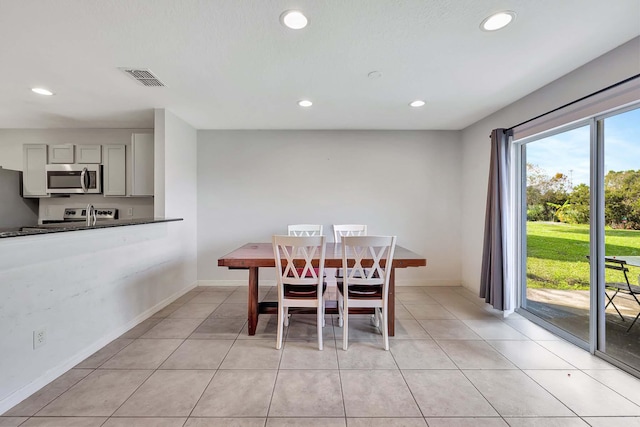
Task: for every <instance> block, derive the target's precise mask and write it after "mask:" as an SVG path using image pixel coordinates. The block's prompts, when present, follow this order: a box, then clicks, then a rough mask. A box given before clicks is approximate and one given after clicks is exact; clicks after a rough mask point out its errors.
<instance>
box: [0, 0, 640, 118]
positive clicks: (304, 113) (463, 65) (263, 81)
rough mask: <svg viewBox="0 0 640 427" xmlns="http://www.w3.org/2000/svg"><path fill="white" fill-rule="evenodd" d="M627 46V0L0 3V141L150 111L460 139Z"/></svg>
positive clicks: (639, 7)
mask: <svg viewBox="0 0 640 427" xmlns="http://www.w3.org/2000/svg"><path fill="white" fill-rule="evenodd" d="M288 9H298V10H301V11H303V12H304V13H305V15H306V16H307V17H308V19H309V25H308V26H307V27H306V28H304V29H302V30H297V31H295V30H290V29H288V28H285V27H284V26H282V25H281V24H280V21H279V17H280V14H281V13H282V12H283V11H285V10H288ZM502 10H512V11H515V12H516V14H517V17H516V19H515V21H514V22H513V23H512V24H511V25H509V26H508V27H506V28H504V29H502V30H500V31H495V32H484V31H481V30H480V28H479V25H480V22H481V21H482V20H483V19H484V18H486V17H487V16H488V15H490V14H491V13H493V12H497V11H502ZM638 35H640V0H615V1H606V2H605V1H602V0H562V1H558V0H535V1H531V0H323V1H318V0H55V1H52V0H29V1H25V0H0V58H1V64H2V65H1V66H0V128H148V127H152V126H153V109H154V108H166V109H168V110H170V111H172V112H173V113H174V114H176V115H177V116H179V117H181V118H182V119H183V120H185V121H186V122H188V123H189V124H191V125H192V126H194V127H195V128H197V129H463V128H465V127H467V126H468V125H470V124H472V123H474V122H476V121H477V120H479V119H482V118H484V117H486V116H487V115H489V114H491V113H493V112H495V111H497V110H499V109H501V108H503V107H504V106H506V105H508V104H510V103H512V102H513V101H515V100H517V99H519V98H521V97H523V96H524V95H526V94H528V93H530V92H532V91H534V90H536V89H538V88H540V87H542V86H544V85H546V84H547V83H550V82H551V81H553V80H555V79H557V78H559V77H561V76H563V75H564V74H567V73H568V72H570V71H572V70H574V69H576V68H577V67H579V66H581V65H583V64H585V63H587V62H589V61H591V60H592V59H594V58H596V57H598V56H600V55H602V54H604V53H606V52H608V51H609V50H611V49H613V48H615V47H617V46H619V45H621V44H623V43H625V42H627V41H628V40H630V39H632V38H634V37H636V36H638ZM119 67H138V68H148V69H150V70H151V71H152V72H153V73H154V74H155V75H156V76H157V77H158V78H159V79H160V80H161V81H162V82H164V83H165V84H166V87H160V88H158V87H145V86H142V85H140V84H138V83H137V82H136V81H134V80H133V79H131V78H130V77H128V76H127V75H125V74H124V73H123V72H122V71H121V70H119ZM372 71H378V72H380V73H382V77H380V78H378V79H371V78H369V77H368V74H369V73H370V72H372ZM34 86H44V87H47V88H49V89H51V90H52V91H53V92H55V95H54V96H50V97H43V96H39V95H36V94H33V93H32V92H31V91H30V88H31V87H34ZM303 98H307V99H310V100H312V101H313V102H314V104H313V106H312V107H310V108H307V109H303V108H301V107H299V106H298V105H297V101H298V100H300V99H303ZM414 99H424V100H425V101H426V105H425V106H424V107H421V108H411V107H409V106H408V104H409V102H411V101H413V100H414Z"/></svg>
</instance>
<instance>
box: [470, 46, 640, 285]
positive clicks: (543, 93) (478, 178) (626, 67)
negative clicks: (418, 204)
mask: <svg viewBox="0 0 640 427" xmlns="http://www.w3.org/2000/svg"><path fill="white" fill-rule="evenodd" d="M505 66H509V64H507V63H505ZM637 74H640V38H635V39H633V40H631V41H630V42H628V43H625V44H624V45H622V46H620V47H618V48H617V49H614V50H613V51H611V52H609V53H607V54H605V55H603V56H601V57H599V58H597V59H595V60H594V61H592V62H590V63H588V64H586V65H584V66H582V67H580V68H578V69H576V70H575V71H573V72H571V73H569V74H567V75H566V76H564V77H562V78H560V79H558V80H556V81H555V82H553V83H550V84H549V85H547V86H545V87H543V88H541V89H539V90H537V91H536V92H533V93H532V94H530V95H528V96H526V97H524V98H522V99H521V100H519V101H517V102H515V103H513V104H512V105H509V106H508V107H506V108H504V109H502V110H500V111H498V112H496V113H495V114H493V115H491V116H489V117H487V118H485V119H483V120H481V121H479V122H477V123H475V124H473V125H472V126H469V127H468V128H467V129H465V130H464V131H463V132H462V143H463V148H462V171H463V175H462V206H464V209H463V211H462V235H463V236H464V237H463V245H462V250H461V256H462V259H463V264H462V283H463V286H465V287H466V288H469V289H471V290H473V291H474V292H477V291H479V289H480V269H481V267H480V265H481V262H482V242H483V233H484V215H485V206H486V197H487V180H488V176H489V149H490V147H491V143H490V140H489V135H490V134H491V130H492V129H495V128H500V127H504V128H509V127H512V126H514V125H516V124H518V123H521V122H523V121H525V120H528V119H530V118H533V117H536V116H538V115H540V114H543V113H545V112H547V111H550V110H553V109H555V108H557V107H560V106H562V105H564V104H566V103H569V102H571V101H573V100H576V99H579V98H582V97H583V96H586V95H589V94H590V93H593V92H595V91H597V90H600V89H603V88H605V87H607V86H610V85H612V84H615V83H617V82H619V81H622V80H624V79H627V78H629V77H632V76H634V75H637Z"/></svg>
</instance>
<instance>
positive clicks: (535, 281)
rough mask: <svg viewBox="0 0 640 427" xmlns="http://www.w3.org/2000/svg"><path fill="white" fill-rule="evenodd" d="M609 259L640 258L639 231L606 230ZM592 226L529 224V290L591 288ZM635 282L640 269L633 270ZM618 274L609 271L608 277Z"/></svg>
mask: <svg viewBox="0 0 640 427" xmlns="http://www.w3.org/2000/svg"><path fill="white" fill-rule="evenodd" d="M605 246H606V249H605V250H606V254H607V255H640V231H636V230H613V229H609V228H607V229H606V230H605ZM588 254H589V226H588V225H570V224H562V223H557V222H527V286H528V287H530V288H551V289H588V288H589V261H588V260H587V258H586V256H587V255H588ZM630 269H631V275H630V276H629V279H630V280H632V281H634V282H636V281H637V277H638V273H639V272H640V269H638V268H637V267H630ZM615 273H618V274H620V273H619V272H615V271H608V272H607V274H615Z"/></svg>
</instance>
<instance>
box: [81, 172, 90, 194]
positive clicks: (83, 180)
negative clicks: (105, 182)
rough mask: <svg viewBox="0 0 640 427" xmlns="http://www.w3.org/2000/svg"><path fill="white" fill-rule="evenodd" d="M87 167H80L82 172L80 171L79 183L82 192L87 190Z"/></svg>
mask: <svg viewBox="0 0 640 427" xmlns="http://www.w3.org/2000/svg"><path fill="white" fill-rule="evenodd" d="M87 172H88V171H87V168H82V173H80V185H81V186H82V192H83V193H86V192H87V183H86V181H87V175H89V174H88V173H87Z"/></svg>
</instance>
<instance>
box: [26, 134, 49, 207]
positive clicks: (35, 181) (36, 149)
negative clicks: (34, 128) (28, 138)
mask: <svg viewBox="0 0 640 427" xmlns="http://www.w3.org/2000/svg"><path fill="white" fill-rule="evenodd" d="M22 163H23V169H22V171H23V174H22V194H23V196H24V197H43V196H45V197H46V196H47V173H46V170H45V168H46V166H47V145H46V144H25V145H23V146H22Z"/></svg>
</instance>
